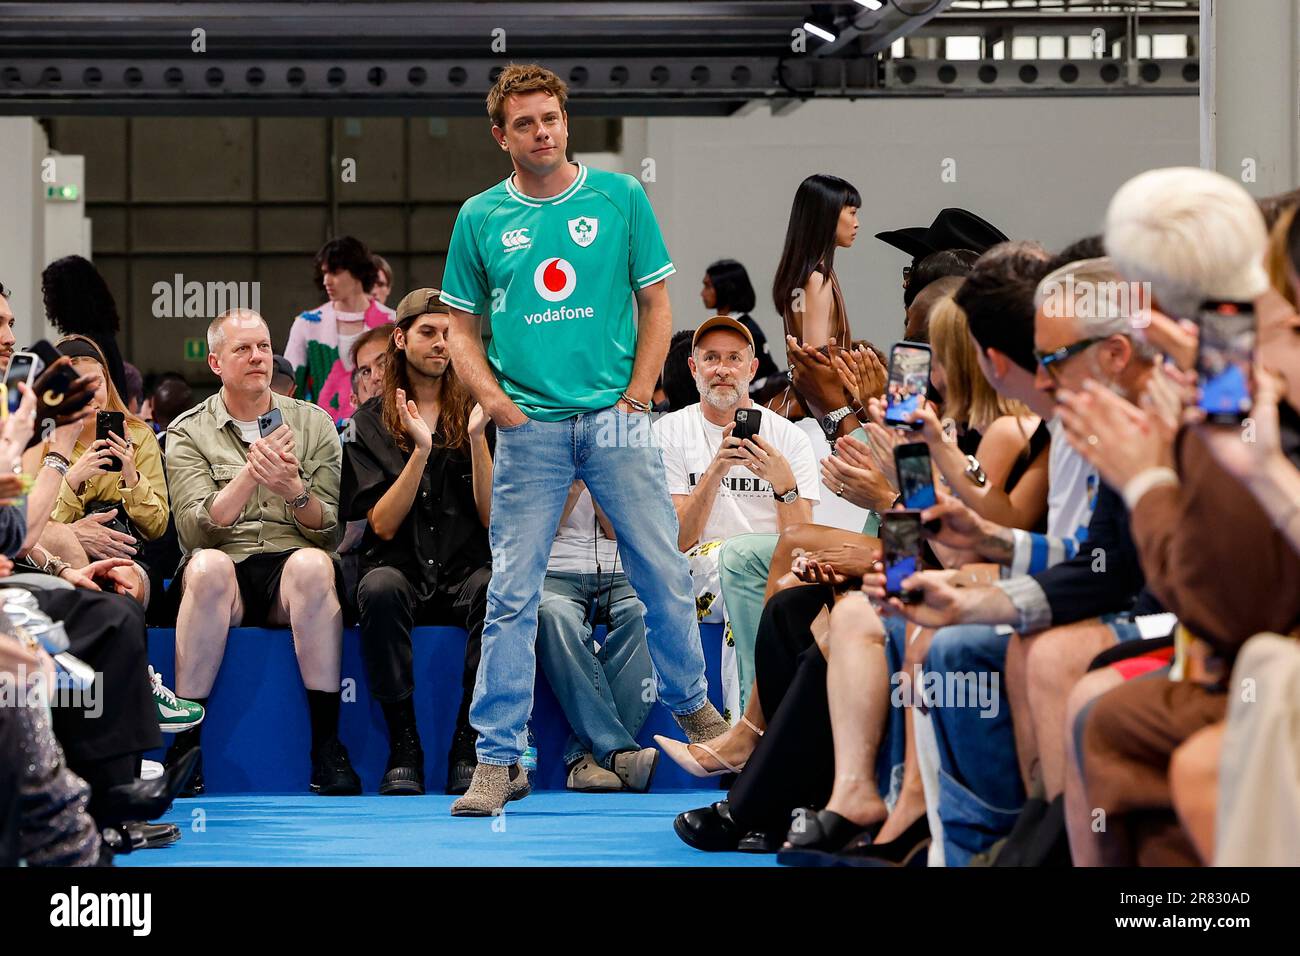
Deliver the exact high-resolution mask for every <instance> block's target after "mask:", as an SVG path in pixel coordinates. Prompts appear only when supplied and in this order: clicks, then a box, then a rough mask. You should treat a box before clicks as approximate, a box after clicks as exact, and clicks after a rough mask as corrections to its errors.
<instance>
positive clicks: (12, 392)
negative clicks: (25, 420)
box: [5, 352, 45, 415]
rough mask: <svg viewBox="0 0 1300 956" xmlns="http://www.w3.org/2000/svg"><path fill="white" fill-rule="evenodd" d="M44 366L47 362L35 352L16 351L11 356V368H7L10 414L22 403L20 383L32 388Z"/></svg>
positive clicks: (6, 390) (7, 394)
mask: <svg viewBox="0 0 1300 956" xmlns="http://www.w3.org/2000/svg"><path fill="white" fill-rule="evenodd" d="M43 368H45V363H43V362H42V361H41V360H40V359H39V358H37V357H36V353H34V352H15V353H14V354H13V355H11V356H9V368H8V369H6V370H5V403H6V406H7V408H8V414H10V415H12V414H13V413H14V412H16V411H18V406H19V405H20V404H22V400H23V393H22V392H21V391H19V390H18V383H19V382H22V383H24V384H26V385H27V387H28V388H31V386H32V382H33V381H35V380H36V376H37V375H39V374H40V370H41V369H43Z"/></svg>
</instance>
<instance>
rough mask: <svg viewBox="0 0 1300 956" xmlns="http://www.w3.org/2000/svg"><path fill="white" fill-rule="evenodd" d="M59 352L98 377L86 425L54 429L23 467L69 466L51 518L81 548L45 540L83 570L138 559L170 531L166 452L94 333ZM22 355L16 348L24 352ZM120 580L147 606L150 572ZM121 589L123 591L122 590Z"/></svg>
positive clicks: (136, 571)
mask: <svg viewBox="0 0 1300 956" xmlns="http://www.w3.org/2000/svg"><path fill="white" fill-rule="evenodd" d="M56 347H57V349H58V351H59V353H60V354H62V355H66V356H67V357H68V358H69V359H70V360H71V362H72V368H73V370H74V371H75V372H76V373H77V374H78V375H82V376H88V377H91V378H92V379H93V380H94V382H95V386H94V396H93V398H92V399H91V401H90V405H89V407H90V409H91V410H92V412H93V414H92V415H89V416H87V417H86V419H85V420H84V422H83V424H82V427H81V430H80V431H79V432H78V431H76V430H71V429H58V430H56V431H55V432H54V433H53V434H52V435H51V437H50V438H49V440H47V441H45V442H43V443H41V444H40V445H36V446H33V447H32V448H31V449H29V450H28V452H27V454H26V456H25V458H24V465H25V468H26V470H27V471H29V472H34V471H35V470H36V469H37V468H38V467H39V466H40V464H41V463H42V462H43V461H44V460H45V459H46V458H47V457H49V458H53V459H54V460H55V461H56V462H59V463H62V465H63V466H64V468H65V469H66V474H65V475H64V478H63V482H62V484H61V485H60V488H59V496H58V498H57V499H56V500H55V502H54V508H53V511H52V513H51V515H50V520H51V521H52V522H54V523H56V524H61V525H66V526H67V527H68V528H70V529H71V531H72V533H73V534H74V535H75V536H76V544H77V545H79V546H80V552H84V553H78V552H77V551H76V549H74V553H71V554H69V553H66V551H67V549H66V548H63V547H59V546H58V543H57V542H47V543H48V544H50V546H51V547H52V548H53V549H54V550H55V551H56V552H58V553H59V556H60V557H61V558H63V559H65V560H67V561H69V562H71V563H72V565H73V566H74V567H81V566H84V565H85V564H87V563H88V562H89V561H101V560H104V559H108V558H125V559H129V560H131V561H133V562H134V561H135V559H136V557H137V555H138V554H139V552H140V546H141V545H142V543H143V542H145V541H153V540H155V539H157V538H158V537H159V536H161V535H162V534H163V532H164V531H166V529H167V518H168V515H169V514H170V506H169V504H168V499H167V481H166V477H165V476H164V474H163V464H162V454H161V452H160V450H159V448H158V441H157V439H156V438H155V437H154V434H153V429H151V428H150V427H149V426H148V424H146V423H145V422H144V421H143V420H142V419H140V418H137V417H136V416H134V415H132V414H130V413H129V412H128V411H127V410H126V406H125V404H124V403H123V401H122V398H121V396H120V395H119V394H118V392H117V388H116V387H115V386H114V385H113V382H112V379H111V378H110V377H109V375H108V367H107V363H106V362H105V360H104V357H103V353H102V352H100V350H99V347H98V346H97V345H96V344H95V343H94V342H93V341H92V340H90V339H89V338H86V337H85V336H80V335H72V336H68V337H67V338H64V339H62V340H60V341H59V343H58V344H57V346H56ZM21 354H23V353H19V355H21ZM129 570H130V571H131V572H132V573H131V574H127V575H122V574H120V573H119V575H118V577H124V578H125V580H124V581H122V582H119V583H121V584H122V586H123V587H124V588H125V593H128V594H130V596H131V597H133V598H135V599H136V600H137V601H139V602H140V603H141V604H142V605H147V604H148V603H149V599H150V595H149V588H148V575H147V572H146V570H145V569H144V568H142V567H141V566H140V565H139V564H136V565H135V566H134V567H132V568H130V569H129ZM119 591H121V588H119Z"/></svg>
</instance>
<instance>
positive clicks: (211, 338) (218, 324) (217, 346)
mask: <svg viewBox="0 0 1300 956" xmlns="http://www.w3.org/2000/svg"><path fill="white" fill-rule="evenodd" d="M239 317H243V318H252V319H257V321H259V322H261V323H262V324H263V325H266V319H264V318H262V314H261V313H260V312H254V311H253V310H252V309H231V310H230V311H228V312H222V313H221V314H220V315H219V316H217V317H216V318H215V319H213V320H212V321H211V322H209V323H208V351H209V352H210V353H212V354H214V355H215V354H218V353H220V351H221V347H222V346H223V345H225V344H226V320H227V319H233V318H239ZM266 330H267V331H268V332H269V331H271V327H270V326H269V325H266Z"/></svg>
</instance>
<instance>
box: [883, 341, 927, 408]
mask: <svg viewBox="0 0 1300 956" xmlns="http://www.w3.org/2000/svg"><path fill="white" fill-rule="evenodd" d="M929 388H930V346H928V345H922V344H921V343H919V342H898V343H896V344H895V345H894V347H893V348H892V349H890V352H889V380H888V382H887V383H886V384H885V422H886V423H887V424H890V425H893V426H895V427H898V428H912V429H919V428H920V427H921V422H919V421H908V420H907V418H906V416H907V415H908V414H909V413H911V412H917V411H920V410H921V406H922V405H923V404H924V402H925V397H926V394H927V393H928V391H929Z"/></svg>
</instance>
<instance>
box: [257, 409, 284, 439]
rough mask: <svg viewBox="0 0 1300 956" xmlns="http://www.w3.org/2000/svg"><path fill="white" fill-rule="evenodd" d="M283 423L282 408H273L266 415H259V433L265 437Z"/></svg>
mask: <svg viewBox="0 0 1300 956" xmlns="http://www.w3.org/2000/svg"><path fill="white" fill-rule="evenodd" d="M283 424H284V415H282V414H281V412H280V409H278V408H273V409H271V410H270V411H269V412H267V413H266V414H265V415H259V416H258V418H257V433H258V434H259V435H261V436H262V437H263V438H265V437H266V436H267V435H269V434H271V432H273V431H275V430H276V429H277V428H279V427H280V426H281V425H283Z"/></svg>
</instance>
